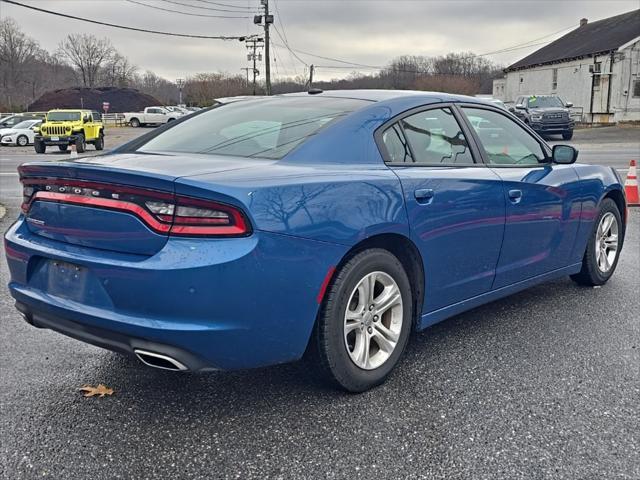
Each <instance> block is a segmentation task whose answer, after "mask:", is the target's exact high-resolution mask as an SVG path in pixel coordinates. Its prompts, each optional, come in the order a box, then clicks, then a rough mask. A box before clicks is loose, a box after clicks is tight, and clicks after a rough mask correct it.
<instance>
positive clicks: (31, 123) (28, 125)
mask: <svg viewBox="0 0 640 480" xmlns="http://www.w3.org/2000/svg"><path fill="white" fill-rule="evenodd" d="M36 123H38V122H36V121H34V120H27V121H26V122H20V123H18V124H16V125H15V126H14V127H13V128H15V129H19V128H31V127H33V126H34V125H35V124H36Z"/></svg>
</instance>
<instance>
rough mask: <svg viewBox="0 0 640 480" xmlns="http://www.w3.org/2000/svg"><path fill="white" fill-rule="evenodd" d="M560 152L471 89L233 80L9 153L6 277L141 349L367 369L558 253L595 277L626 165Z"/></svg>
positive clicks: (70, 324) (41, 315) (47, 305)
mask: <svg viewBox="0 0 640 480" xmlns="http://www.w3.org/2000/svg"><path fill="white" fill-rule="evenodd" d="M577 156H578V152H577V151H576V150H575V149H574V148H573V147H571V146H567V145H555V146H554V147H553V149H552V148H550V147H549V146H548V145H547V144H546V143H545V142H544V140H543V139H542V138H541V137H539V136H538V135H537V134H536V133H535V132H534V131H533V130H531V129H530V128H529V127H527V126H526V125H524V124H522V123H521V122H519V121H518V120H517V119H515V118H514V117H513V116H512V115H511V114H509V113H508V112H505V111H504V110H502V109H500V108H498V107H495V106H492V105H488V104H487V103H486V102H482V101H479V100H477V99H474V98H471V97H463V96H456V95H447V94H444V93H428V92H408V91H381V90H380V91H376V90H352V91H331V92H324V93H322V92H318V91H317V90H315V91H314V94H313V95H309V94H307V93H302V94H290V95H283V96H275V97H267V98H262V99H256V100H245V101H238V102H230V103H228V104H223V105H219V106H217V107H214V108H211V109H209V110H205V111H203V112H200V113H198V114H197V115H193V116H190V117H186V118H183V119H180V120H177V121H176V122H175V123H174V124H173V125H171V126H168V127H167V128H165V129H162V130H157V131H155V132H152V133H150V134H148V135H145V136H143V137H141V138H138V139H136V140H133V141H132V142H130V143H128V144H126V145H124V146H122V147H119V148H118V149H116V150H115V151H113V152H111V153H110V154H107V155H103V156H100V157H94V158H89V159H88V158H83V159H81V160H79V161H78V160H76V161H65V162H35V163H28V164H23V165H22V166H20V167H19V172H20V179H21V182H22V183H23V185H24V200H23V202H24V203H23V204H22V214H21V215H20V216H19V218H18V220H17V221H16V222H15V223H14V224H13V225H12V226H11V227H10V228H9V230H8V231H7V232H6V235H5V241H6V243H5V245H6V249H5V250H6V254H7V261H8V263H9V270H10V275H11V280H10V284H9V289H10V292H11V295H12V296H13V297H14V298H15V300H16V307H17V309H18V310H19V311H20V312H22V314H23V315H24V317H25V319H26V321H27V322H29V323H30V324H32V325H35V326H37V327H44V328H51V329H53V330H56V331H58V332H61V333H63V334H66V335H69V336H71V337H74V338H76V339H79V340H83V341H85V342H89V343H93V344H95V345H98V346H101V347H105V348H109V349H112V350H115V351H119V352H123V353H127V354H131V355H135V356H137V357H138V358H139V359H140V360H141V361H142V362H144V363H145V364H147V365H150V366H153V367H158V368H164V369H169V370H178V371H185V370H192V371H208V370H213V369H238V368H250V367H259V366H265V365H271V364H279V363H284V362H290V361H294V360H296V359H298V358H300V357H301V356H302V355H303V354H304V353H305V352H307V354H308V355H310V359H311V362H312V364H314V365H316V366H317V367H318V368H319V369H320V370H321V371H322V372H324V375H326V377H327V378H328V379H329V380H331V381H332V382H333V383H334V384H335V385H337V386H339V387H341V388H343V389H346V390H348V391H354V392H357V391H363V390H366V389H368V388H371V387H373V386H375V385H378V384H380V383H382V382H383V381H384V380H385V378H387V376H388V375H389V374H390V372H391V371H392V370H393V368H394V367H395V366H396V364H397V363H398V361H399V359H400V357H401V355H402V353H403V351H404V349H405V346H406V344H407V340H408V338H409V336H410V335H411V334H412V332H413V331H416V330H422V329H424V328H426V327H428V326H430V325H433V324H434V323H437V322H440V321H442V320H444V319H446V318H448V317H450V316H453V315H456V314H458V313H460V312H463V311H465V310H468V309H470V308H473V307H476V306H478V305H481V304H484V303H487V302H490V301H493V300H496V299H498V298H501V297H504V296H506V295H510V294H512V293H514V292H517V291H520V290H522V289H525V288H528V287H530V286H532V285H536V284H539V283H541V282H544V281H548V280H552V279H556V278H560V277H563V276H565V275H570V276H571V278H572V279H573V280H575V281H576V282H577V283H579V284H582V285H591V286H593V285H603V284H604V283H606V282H607V281H608V280H609V278H611V275H612V274H613V272H614V270H615V269H616V264H617V262H618V258H619V254H620V250H621V248H622V245H623V241H624V235H625V229H626V218H627V216H626V204H625V197H624V193H623V185H622V183H621V180H620V178H619V176H618V174H617V173H616V171H615V170H614V169H612V168H609V167H604V166H597V165H580V164H576V163H574V162H575V161H576V158H577ZM593 301H594V302H595V301H596V299H595V297H594V300H593ZM585 302H588V299H586V297H585ZM585 308H588V304H585ZM523 315H526V312H523ZM557 321H558V322H561V321H562V319H561V318H558V319H557Z"/></svg>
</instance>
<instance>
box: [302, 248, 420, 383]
mask: <svg viewBox="0 0 640 480" xmlns="http://www.w3.org/2000/svg"><path fill="white" fill-rule="evenodd" d="M412 323H413V299H412V294H411V286H410V283H409V279H408V277H407V274H406V272H405V271H404V268H403V267H402V264H401V263H400V261H399V260H398V259H397V258H396V257H394V256H393V255H392V254H391V253H389V252H388V251H386V250H382V249H370V250H365V251H363V252H361V253H359V254H357V255H356V256H354V257H353V258H352V259H351V260H349V261H348V262H347V263H346V264H345V265H344V267H342V268H341V270H340V271H339V272H338V273H337V274H336V277H335V279H334V282H333V285H332V286H331V288H330V289H329V291H328V292H327V295H326V298H325V301H324V304H323V308H322V311H321V313H320V316H319V318H318V322H317V325H316V331H315V336H314V342H315V345H314V348H315V351H316V353H317V357H318V359H317V360H318V362H319V364H320V366H321V368H322V370H323V372H324V374H325V376H326V377H327V378H328V379H329V380H330V381H331V382H333V383H334V384H335V385H337V386H339V387H341V388H343V389H345V390H348V391H350V392H363V391H365V390H368V389H370V388H372V387H375V386H376V385H380V384H381V383H383V382H384V381H385V379H386V378H387V376H388V375H389V374H390V373H391V371H392V370H393V368H394V367H395V366H396V364H397V363H398V361H399V359H400V357H401V355H402V353H403V351H404V349H405V347H406V344H407V341H408V339H409V334H410V332H411V327H412Z"/></svg>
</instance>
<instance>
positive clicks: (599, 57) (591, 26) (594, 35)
mask: <svg viewBox="0 0 640 480" xmlns="http://www.w3.org/2000/svg"><path fill="white" fill-rule="evenodd" d="M504 72H505V77H504V78H501V79H497V80H495V81H494V83H493V96H494V97H495V98H499V99H500V100H502V101H505V102H511V101H513V100H515V98H516V97H517V96H519V95H549V94H555V95H558V96H560V97H561V98H562V99H563V100H564V101H565V102H573V104H574V111H575V112H577V113H579V114H581V117H582V118H581V120H582V121H584V122H593V123H612V122H619V121H631V120H635V121H640V10H634V11H632V12H628V13H624V14H622V15H617V16H615V17H610V18H605V19H604V20H599V21H597V22H593V23H588V22H587V21H586V19H583V20H582V21H581V22H580V27H578V28H577V29H575V30H573V31H571V32H569V33H568V34H566V35H564V36H563V37H561V38H559V39H558V40H556V41H554V42H552V43H550V44H549V45H547V46H545V47H543V48H541V49H539V50H537V51H535V52H533V53H532V54H531V55H528V56H527V57H525V58H523V59H522V60H520V61H518V62H516V63H514V64H513V65H511V66H509V67H507V68H506V69H505V70H504Z"/></svg>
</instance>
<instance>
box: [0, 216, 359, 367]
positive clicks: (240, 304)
mask: <svg viewBox="0 0 640 480" xmlns="http://www.w3.org/2000/svg"><path fill="white" fill-rule="evenodd" d="M5 247H6V254H7V261H8V265H9V270H10V273H11V281H10V283H9V290H10V293H11V295H12V296H13V297H14V298H15V300H16V302H17V307H18V309H19V310H20V311H21V312H22V313H23V314H24V315H25V316H26V318H27V320H28V321H29V322H30V323H32V324H33V325H35V326H38V327H44V328H50V329H52V330H56V331H58V332H60V333H63V334H65V335H68V336H70V337H73V338H76V339H79V340H82V341H85V342H88V343H92V344H94V345H98V346H100V347H104V348H108V349H111V350H115V351H119V352H123V353H128V354H131V353H133V351H134V349H143V350H147V351H150V352H155V353H160V354H163V355H168V356H170V357H172V358H175V359H177V360H179V361H180V363H182V364H184V365H186V366H187V367H188V368H189V369H192V370H198V371H202V370H209V369H240V368H252V367H259V366H265V365H271V364H277V363H284V362H289V361H293V360H296V359H298V358H300V357H301V356H302V354H303V353H304V351H305V349H306V346H307V343H308V340H309V337H310V335H311V331H312V328H313V324H314V322H315V318H316V315H317V311H318V303H317V300H316V297H317V295H318V291H319V289H320V287H321V285H322V283H323V280H324V277H325V275H326V273H327V271H328V269H329V268H330V267H331V266H332V265H336V264H337V263H338V261H339V260H340V258H341V257H342V255H343V254H344V253H345V251H346V248H347V247H344V246H341V245H333V244H328V243H325V242H316V241H311V240H305V239H300V238H296V237H290V236H286V235H277V234H269V233H265V232H255V233H254V234H253V235H252V236H251V237H244V238H230V239H198V240H195V239H189V238H170V239H169V241H168V242H167V243H166V245H165V246H164V248H162V249H161V250H160V251H159V252H158V253H157V254H155V255H153V256H142V255H131V254H122V253H116V252H108V251H105V250H97V249H90V248H87V247H82V246H76V245H71V244H68V243H64V242H59V241H57V240H52V239H48V238H44V237H41V236H38V235H36V234H33V233H31V232H30V230H29V228H28V227H27V225H26V223H25V222H24V220H23V219H19V220H18V222H16V224H14V225H13V226H12V227H11V228H10V229H9V230H8V231H7V233H6V236H5ZM56 262H68V263H70V264H72V265H77V266H79V267H80V268H81V269H82V270H83V271H84V272H85V273H84V274H83V275H81V276H80V279H79V280H78V282H77V284H74V283H73V282H74V280H73V279H72V278H71V277H69V281H70V282H72V283H71V284H69V285H71V286H69V287H68V288H67V287H65V288H66V289H64V288H61V287H60V285H61V282H60V281H58V280H57V279H58V277H57V276H55V275H53V273H52V271H53V269H52V267H51V264H52V263H56ZM57 275H59V273H58V274H57ZM63 283H64V284H66V281H65V282H63Z"/></svg>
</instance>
